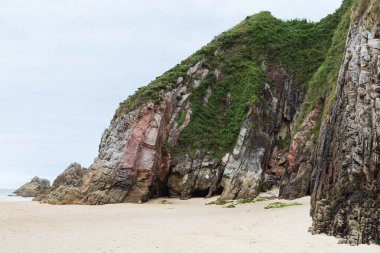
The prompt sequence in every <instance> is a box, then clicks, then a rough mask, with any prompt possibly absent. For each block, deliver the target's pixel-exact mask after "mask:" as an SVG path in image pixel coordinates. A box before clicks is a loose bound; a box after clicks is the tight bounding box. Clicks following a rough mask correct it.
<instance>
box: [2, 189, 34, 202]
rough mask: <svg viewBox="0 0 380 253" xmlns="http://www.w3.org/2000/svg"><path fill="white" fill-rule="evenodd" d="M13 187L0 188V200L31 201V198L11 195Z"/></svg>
mask: <svg viewBox="0 0 380 253" xmlns="http://www.w3.org/2000/svg"><path fill="white" fill-rule="evenodd" d="M14 191H15V190H14V189H0V202H4V201H32V199H33V198H23V197H19V196H13V192H14Z"/></svg>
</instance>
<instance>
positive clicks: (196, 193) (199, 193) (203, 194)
mask: <svg viewBox="0 0 380 253" xmlns="http://www.w3.org/2000/svg"><path fill="white" fill-rule="evenodd" d="M209 191H210V188H207V189H205V190H194V191H193V193H192V194H191V196H192V197H193V198H205V197H206V196H207V195H208V192H209Z"/></svg>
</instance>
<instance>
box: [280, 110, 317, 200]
mask: <svg viewBox="0 0 380 253" xmlns="http://www.w3.org/2000/svg"><path fill="white" fill-rule="evenodd" d="M320 113H321V109H320V108H319V107H317V108H315V109H314V110H313V111H312V112H310V113H309V115H308V116H307V117H306V119H305V120H304V122H303V123H302V126H301V128H300V130H299V131H298V132H297V133H296V134H295V136H294V137H293V140H292V144H291V146H290V150H289V153H288V156H287V160H286V161H287V169H286V173H285V175H284V177H283V178H282V181H281V189H280V196H281V197H282V198H286V199H296V198H300V197H304V196H307V195H310V193H311V189H312V185H311V178H312V177H311V176H312V171H313V159H314V156H313V151H314V148H315V145H314V143H313V139H314V138H316V136H314V134H313V130H314V129H315V127H316V124H317V119H318V117H319V115H320Z"/></svg>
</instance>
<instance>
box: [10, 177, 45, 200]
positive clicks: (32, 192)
mask: <svg viewBox="0 0 380 253" xmlns="http://www.w3.org/2000/svg"><path fill="white" fill-rule="evenodd" d="M49 189H50V182H49V180H47V179H42V178H39V177H34V178H33V179H32V180H31V181H30V182H29V183H26V184H25V185H23V186H21V187H20V188H18V189H17V190H16V191H15V192H14V194H16V195H17V196H21V197H36V196H37V195H38V194H43V193H45V192H47V191H48V190H49Z"/></svg>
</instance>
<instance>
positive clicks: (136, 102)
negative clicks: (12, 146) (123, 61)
mask: <svg viewBox="0 0 380 253" xmlns="http://www.w3.org/2000/svg"><path fill="white" fill-rule="evenodd" d="M369 2H370V3H367V2H366V1H360V0H356V1H353V2H352V1H351V0H345V1H343V4H342V7H341V8H339V9H338V10H337V11H336V12H335V13H334V14H331V15H329V16H327V17H326V18H324V19H322V20H321V21H320V22H318V23H310V22H307V21H305V20H291V21H282V20H278V19H276V18H274V17H273V16H272V15H271V14H270V13H268V12H263V13H260V14H257V15H254V16H251V17H247V18H246V19H245V20H244V21H243V22H241V23H240V24H238V25H237V26H236V27H234V28H232V29H231V30H229V31H227V32H225V33H223V34H221V35H220V36H218V37H216V38H215V39H214V40H213V41H212V42H211V43H209V44H208V45H206V46H205V47H203V48H202V49H201V50H199V51H198V52H196V53H195V54H194V55H192V56H191V57H189V58H188V59H186V60H185V61H183V62H181V64H178V65H177V66H176V67H174V68H173V69H171V70H169V71H168V72H166V73H165V74H163V75H162V76H160V77H158V78H157V79H156V80H154V81H153V82H152V83H150V84H149V85H147V86H145V87H143V88H141V89H139V90H138V91H137V92H136V94H134V95H133V96H130V97H129V98H128V99H127V100H125V101H124V102H123V103H121V104H120V107H119V108H118V109H117V111H116V113H115V116H114V118H113V119H112V121H111V125H110V127H109V128H108V129H107V130H105V132H104V133H103V136H102V139H101V143H100V145H99V155H98V157H97V158H96V160H95V162H94V163H93V164H92V165H91V166H90V168H89V169H88V170H86V169H83V168H82V167H81V166H80V165H78V164H73V165H71V166H70V167H69V168H68V169H67V170H66V171H65V172H64V173H63V174H62V175H61V176H59V177H58V179H57V180H56V181H55V182H54V183H53V187H52V190H51V192H50V193H49V194H47V195H46V194H45V195H41V196H38V198H37V199H38V200H41V201H42V202H45V203H51V204H107V203H120V202H135V203H141V202H145V201H147V200H149V199H150V198H155V197H159V196H172V197H180V198H181V199H188V198H191V197H210V196H213V195H220V198H221V199H222V200H226V199H238V198H254V197H256V196H257V195H258V194H259V192H260V191H266V190H272V189H279V196H280V197H283V198H289V199H294V198H298V197H302V196H306V195H311V194H313V210H312V215H313V220H314V223H313V228H312V231H313V232H315V233H328V234H332V235H336V236H340V237H342V238H344V240H345V242H353V243H367V242H375V243H379V237H378V234H379V229H380V225H379V203H380V199H379V196H380V195H379V187H378V184H379V175H380V174H379V164H378V155H379V154H378V153H379V152H378V148H377V146H378V136H377V135H378V130H379V129H377V128H378V123H379V122H378V120H377V118H376V117H377V114H378V113H377V111H376V110H377V109H378V107H379V104H380V102H379V101H378V99H380V98H378V95H379V94H380V88H379V87H380V86H379V50H380V49H379V18H378V13H379V2H378V0H370V1H369ZM347 34H348V39H347ZM346 42H347V43H346ZM342 59H344V62H343V64H342ZM378 86H379V87H378Z"/></svg>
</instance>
